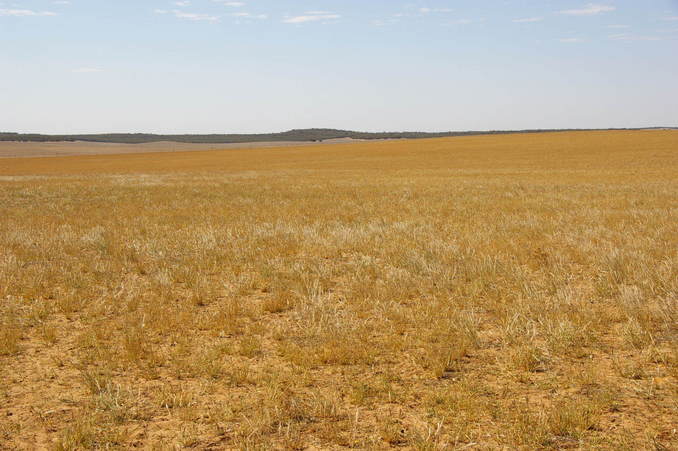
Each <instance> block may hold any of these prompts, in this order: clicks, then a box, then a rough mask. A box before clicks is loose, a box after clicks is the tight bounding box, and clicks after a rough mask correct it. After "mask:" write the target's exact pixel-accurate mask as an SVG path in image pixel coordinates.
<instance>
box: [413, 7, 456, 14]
mask: <svg viewBox="0 0 678 451" xmlns="http://www.w3.org/2000/svg"><path fill="white" fill-rule="evenodd" d="M452 11H454V10H453V9H451V8H419V12H420V13H422V14H430V13H451V12H452Z"/></svg>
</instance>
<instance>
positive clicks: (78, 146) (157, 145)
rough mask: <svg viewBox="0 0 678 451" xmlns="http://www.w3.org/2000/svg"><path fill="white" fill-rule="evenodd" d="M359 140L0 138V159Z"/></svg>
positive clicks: (238, 147) (308, 144)
mask: <svg viewBox="0 0 678 451" xmlns="http://www.w3.org/2000/svg"><path fill="white" fill-rule="evenodd" d="M354 141H358V142H360V140H354V139H349V138H340V139H327V140H324V141H322V142H321V143H317V142H309V141H303V142H302V141H298V142H296V141H276V142H251V143H234V144H200V143H178V142H153V143H144V144H116V143H100V142H83V141H75V142H63V141H62V142H30V141H26V142H15V141H0V158H20V157H22V158H34V157H64V156H74V155H120V154H129V153H155V152H187V151H195V150H223V149H256V148H260V147H302V146H317V145H319V144H323V145H327V144H346V143H350V142H354Z"/></svg>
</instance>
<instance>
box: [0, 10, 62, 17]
mask: <svg viewBox="0 0 678 451" xmlns="http://www.w3.org/2000/svg"><path fill="white" fill-rule="evenodd" d="M56 15H57V14H56V13H54V12H51V11H33V10H31V9H0V16H11V17H37V16H43V17H44V16H56Z"/></svg>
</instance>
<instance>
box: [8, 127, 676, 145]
mask: <svg viewBox="0 0 678 451" xmlns="http://www.w3.org/2000/svg"><path fill="white" fill-rule="evenodd" d="M652 128H653V129H662V128H671V129H675V127H652ZM646 129H647V128H644V129H643V130H646ZM590 130H593V129H539V130H492V131H464V132H439V133H427V132H377V133H370V132H356V131H350V130H335V129H330V128H309V129H301V130H289V131H286V132H281V133H261V134H211V135H156V134H151V133H102V134H92V135H42V134H32V133H2V132H0V141H23V142H48V141H62V142H63V141H86V142H101V143H120V144H143V143H151V142H158V141H171V142H180V143H205V144H234V143H251V142H266V141H324V140H328V139H338V138H352V139H422V138H443V137H449V136H469V135H493V134H509V133H544V132H559V131H590ZM604 130H640V129H620V128H616V129H604Z"/></svg>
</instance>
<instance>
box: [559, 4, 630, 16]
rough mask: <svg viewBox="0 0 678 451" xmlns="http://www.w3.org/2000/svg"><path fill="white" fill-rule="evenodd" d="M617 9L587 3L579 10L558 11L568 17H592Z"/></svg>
mask: <svg viewBox="0 0 678 451" xmlns="http://www.w3.org/2000/svg"><path fill="white" fill-rule="evenodd" d="M616 9H617V8H615V7H614V6H610V5H603V4H600V3H589V4H587V5H586V6H585V7H583V8H581V9H566V10H564V11H559V13H560V14H566V15H568V16H593V15H596V14H600V13H608V12H611V11H615V10H616Z"/></svg>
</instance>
